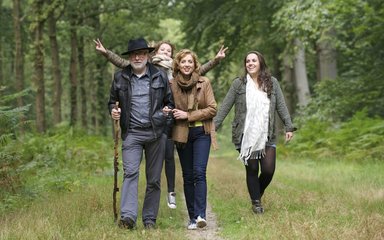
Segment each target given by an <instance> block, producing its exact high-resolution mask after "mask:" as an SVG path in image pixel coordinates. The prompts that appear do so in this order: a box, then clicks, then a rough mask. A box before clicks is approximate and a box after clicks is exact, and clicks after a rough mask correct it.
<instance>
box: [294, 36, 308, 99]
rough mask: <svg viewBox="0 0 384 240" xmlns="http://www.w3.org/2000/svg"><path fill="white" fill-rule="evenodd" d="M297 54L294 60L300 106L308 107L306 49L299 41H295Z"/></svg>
mask: <svg viewBox="0 0 384 240" xmlns="http://www.w3.org/2000/svg"><path fill="white" fill-rule="evenodd" d="M294 43H295V46H296V47H297V52H296V56H295V60H294V71H295V82H296V84H295V85H296V92H297V99H298V105H299V106H306V105H307V104H308V102H309V100H310V93H309V85H308V77H307V69H306V66H305V49H304V46H303V44H302V43H301V41H300V40H299V39H295V42H294Z"/></svg>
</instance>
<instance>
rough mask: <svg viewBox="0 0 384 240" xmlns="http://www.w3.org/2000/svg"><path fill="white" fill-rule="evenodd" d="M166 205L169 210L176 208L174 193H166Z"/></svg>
mask: <svg viewBox="0 0 384 240" xmlns="http://www.w3.org/2000/svg"><path fill="white" fill-rule="evenodd" d="M167 204H168V207H169V208H171V209H175V208H176V193H175V192H169V193H168V196H167Z"/></svg>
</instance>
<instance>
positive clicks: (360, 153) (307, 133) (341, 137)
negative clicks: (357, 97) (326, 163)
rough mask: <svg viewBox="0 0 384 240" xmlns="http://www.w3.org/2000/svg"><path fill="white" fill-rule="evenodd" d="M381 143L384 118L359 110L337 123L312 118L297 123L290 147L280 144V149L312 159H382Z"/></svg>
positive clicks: (283, 152)
mask: <svg viewBox="0 0 384 240" xmlns="http://www.w3.org/2000/svg"><path fill="white" fill-rule="evenodd" d="M383 143H384V120H383V119H382V118H379V117H378V118H372V117H368V116H367V113H366V112H365V111H361V112H358V113H356V114H355V115H354V116H353V117H352V118H351V119H350V120H349V121H347V122H343V123H337V124H336V123H331V122H327V121H322V120H319V119H314V118H312V119H311V120H309V121H307V122H306V123H305V124H303V125H302V126H300V127H299V131H298V132H296V134H295V138H294V140H293V141H292V142H291V143H290V144H289V147H282V149H280V152H281V153H282V154H288V153H289V154H290V155H296V156H301V157H310V158H313V159H316V158H319V159H324V158H332V159H344V160H347V161H367V160H384V157H383V152H384V144H383Z"/></svg>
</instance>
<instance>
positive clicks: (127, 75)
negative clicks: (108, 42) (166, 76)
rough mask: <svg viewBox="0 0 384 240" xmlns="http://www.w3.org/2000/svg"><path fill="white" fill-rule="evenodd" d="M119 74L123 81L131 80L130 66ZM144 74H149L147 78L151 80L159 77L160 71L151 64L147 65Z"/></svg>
mask: <svg viewBox="0 0 384 240" xmlns="http://www.w3.org/2000/svg"><path fill="white" fill-rule="evenodd" d="M121 74H122V76H123V77H124V78H125V79H128V80H131V76H132V74H133V72H132V67H131V65H128V66H127V67H125V68H123V70H122V71H121ZM146 74H149V78H150V79H153V78H155V77H157V76H158V75H160V71H159V70H158V69H157V68H156V67H155V66H154V65H153V64H152V63H147V70H146Z"/></svg>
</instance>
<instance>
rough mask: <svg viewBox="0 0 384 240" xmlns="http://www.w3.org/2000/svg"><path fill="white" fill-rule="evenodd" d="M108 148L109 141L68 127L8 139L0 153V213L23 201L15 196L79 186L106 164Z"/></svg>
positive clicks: (108, 153) (111, 150)
mask: <svg viewBox="0 0 384 240" xmlns="http://www.w3.org/2000/svg"><path fill="white" fill-rule="evenodd" d="M111 147H113V143H112V140H111V141H108V139H106V138H105V137H100V136H92V135H88V134H86V133H85V132H83V131H81V130H74V129H73V128H70V127H60V128H56V129H53V130H51V131H49V132H47V133H46V134H43V135H37V134H26V135H24V136H23V137H22V138H19V139H16V140H14V141H11V142H9V143H8V144H7V145H5V146H3V148H2V150H1V152H0V159H1V160H0V185H1V190H0V201H1V205H0V212H1V211H4V210H7V209H12V208H13V207H14V206H16V205H17V204H18V203H21V202H23V201H21V202H20V201H17V200H16V199H19V200H21V199H31V198H34V197H36V196H40V195H41V194H43V193H44V192H46V191H71V190H73V189H75V188H77V187H79V186H81V184H82V182H83V181H84V180H85V179H86V178H87V177H89V176H90V175H92V174H95V173H98V172H101V171H104V169H105V168H106V167H108V166H110V164H109V163H111V162H112V161H110V162H109V161H108V160H110V159H112V158H113V155H112V154H113V149H111Z"/></svg>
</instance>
